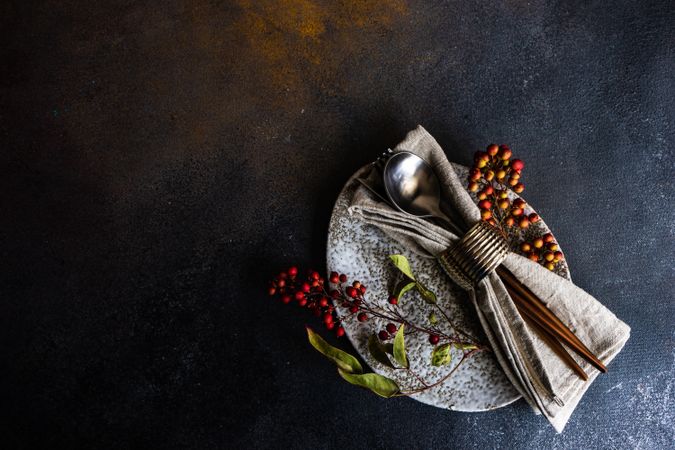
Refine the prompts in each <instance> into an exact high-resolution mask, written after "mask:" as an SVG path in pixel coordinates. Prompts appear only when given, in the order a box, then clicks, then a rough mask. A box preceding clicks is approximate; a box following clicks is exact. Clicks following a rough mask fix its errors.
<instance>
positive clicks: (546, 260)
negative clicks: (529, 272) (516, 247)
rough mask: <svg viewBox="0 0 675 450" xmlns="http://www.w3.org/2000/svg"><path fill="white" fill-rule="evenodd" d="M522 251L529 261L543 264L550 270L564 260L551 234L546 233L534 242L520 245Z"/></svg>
mask: <svg viewBox="0 0 675 450" xmlns="http://www.w3.org/2000/svg"><path fill="white" fill-rule="evenodd" d="M520 250H522V252H523V253H524V254H525V256H527V257H528V258H529V259H531V260H532V261H534V262H538V263H541V264H543V265H544V267H546V268H547V269H548V270H553V269H555V266H556V264H558V263H559V262H560V261H561V260H562V259H563V254H562V252H561V251H560V249H559V248H558V244H557V243H556V242H555V239H554V238H553V235H552V234H551V233H546V234H545V235H544V236H542V237H540V238H536V239H534V240H533V241H532V242H523V243H522V244H520Z"/></svg>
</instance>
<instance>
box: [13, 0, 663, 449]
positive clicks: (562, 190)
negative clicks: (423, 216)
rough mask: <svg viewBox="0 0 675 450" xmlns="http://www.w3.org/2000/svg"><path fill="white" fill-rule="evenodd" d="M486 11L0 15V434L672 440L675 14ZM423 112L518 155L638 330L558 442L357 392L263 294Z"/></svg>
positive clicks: (432, 443) (379, 5)
mask: <svg viewBox="0 0 675 450" xmlns="http://www.w3.org/2000/svg"><path fill="white" fill-rule="evenodd" d="M493 3H495V4H493ZM496 3H497V2H482V3H480V4H479V2H445V1H434V2H429V1H427V2H423V1H413V0H410V1H404V0H380V1H375V0H373V1H370V0H369V1H363V2H351V1H347V0H331V1H328V0H326V1H319V0H283V1H278V2H274V1H267V0H266V1H255V0H232V1H223V2H218V1H212V2H207V1H193V2H177V1H168V2H159V3H158V2H147V1H106V2H103V1H89V2H85V1H81V2H73V1H58V2H56V1H55V2H14V3H11V2H9V3H7V2H5V3H3V4H2V6H0V12H1V13H2V14H0V33H1V34H2V46H1V47H0V52H2V59H1V61H2V64H1V65H0V76H1V79H0V83H1V84H0V93H1V94H0V98H2V105H3V107H2V110H0V139H1V141H0V143H1V144H0V148H1V149H2V152H0V168H1V170H2V172H1V176H0V199H1V202H2V203H1V204H2V219H1V220H0V226H1V232H0V236H1V238H2V263H0V264H1V266H2V270H0V274H1V275H0V276H1V278H0V304H1V305H2V306H1V307H2V311H1V313H0V320H1V321H2V323H1V325H0V330H1V336H2V339H1V342H2V360H3V364H2V368H1V370H0V380H1V382H2V397H1V405H2V409H3V413H4V414H3V415H4V416H5V418H4V419H2V433H1V434H0V436H1V437H0V439H2V440H3V441H4V445H3V446H2V447H3V448H8V449H9V448H31V447H42V448H78V447H87V448H129V447H137V448H151V447H154V448H199V449H208V448H223V447H238V448H247V447H260V448H284V447H287V448H350V447H369V448H432V447H438V448H442V447H448V448H451V447H456V448H495V447H505V448H520V447H523V448H583V447H587V448H600V447H604V448H668V447H671V448H672V447H673V441H674V439H675V432H674V428H673V423H674V421H675V417H674V413H673V404H674V403H673V400H674V393H673V378H675V372H674V365H673V364H674V361H673V348H674V339H673V338H674V335H673V330H674V325H675V319H674V317H675V308H674V307H673V302H674V297H675V296H674V294H675V291H674V281H675V277H674V270H675V269H674V264H673V255H674V254H675V232H674V229H673V223H674V220H675V216H674V215H673V208H674V207H675V203H674V197H673V192H674V187H675V186H674V185H673V178H672V177H673V169H674V168H675V167H674V165H675V159H674V157H673V145H674V144H675V141H674V139H673V132H674V131H675V129H674V127H675V125H674V124H673V119H674V117H675V114H674V112H675V111H674V109H673V99H674V98H675V88H674V83H673V73H674V71H675V63H674V59H673V57H674V54H673V52H674V42H675V33H674V31H673V30H674V28H673V23H675V9H674V8H673V4H672V2H670V1H666V0H661V1H655V2H651V1H641V2H634V1H622V2H616V3H613V4H611V5H610V4H607V3H606V2H553V1H549V2H539V1H533V2H529V3H525V2H516V1H508V2H502V3H500V4H496ZM418 123H421V124H423V125H424V126H425V127H426V128H427V129H428V130H429V131H430V132H431V133H432V134H434V135H435V136H436V138H437V139H438V140H439V142H440V143H441V144H442V145H443V146H444V148H445V149H446V151H447V153H448V155H449V156H450V157H451V159H454V160H456V161H458V162H468V161H469V160H470V157H471V154H472V152H473V151H474V150H476V149H477V148H481V147H483V146H484V145H485V144H487V143H489V142H492V141H496V142H507V143H509V144H510V145H511V147H512V148H513V149H514V151H515V152H516V153H517V155H518V156H520V157H522V158H523V159H524V160H525V161H526V163H527V165H528V167H527V171H526V174H525V175H526V176H525V179H526V182H527V186H528V191H527V198H528V200H529V201H530V202H531V203H532V204H533V205H534V206H535V207H536V208H537V209H538V210H539V212H540V213H541V214H542V216H544V217H545V219H546V221H547V222H548V223H549V225H551V226H552V227H553V229H554V232H555V233H556V235H557V237H558V239H559V241H560V242H561V244H562V245H563V246H564V248H565V250H566V254H567V256H568V260H569V262H570V265H571V268H572V275H573V278H574V280H575V281H576V283H577V284H578V285H579V286H581V287H583V288H584V289H586V290H588V291H590V292H591V293H593V294H594V295H595V296H597V298H599V299H601V300H602V301H603V302H604V303H605V304H606V305H607V306H608V307H609V308H610V309H612V310H613V311H614V312H615V313H616V314H617V315H618V316H619V317H620V318H622V319H623V320H625V321H626V322H628V323H629V324H630V325H631V327H632V328H633V331H632V338H631V340H630V341H629V342H628V344H627V346H626V348H625V349H624V351H623V352H622V353H621V354H620V355H619V357H618V358H617V359H616V360H615V362H613V363H612V364H611V366H610V371H609V373H608V374H607V375H604V376H602V377H600V378H598V380H597V381H596V382H595V383H594V384H593V386H592V387H591V389H590V390H589V392H588V393H587V394H586V396H585V398H584V399H583V401H582V402H581V404H580V405H579V407H578V408H577V411H576V413H575V414H574V416H573V417H572V419H571V421H570V423H569V425H568V427H567V429H566V430H565V432H564V433H563V434H562V435H556V434H555V433H554V431H553V430H552V428H551V427H549V426H548V425H547V424H546V422H545V421H544V420H543V419H542V418H541V417H538V416H535V415H534V414H533V413H532V411H530V410H529V409H528V408H527V407H526V405H525V404H524V403H523V402H518V403H516V404H514V405H512V406H509V407H506V408H503V409H500V410H498V411H495V412H491V413H483V414H464V413H454V412H449V411H443V410H439V409H434V408H431V407H428V406H425V405H422V404H419V403H417V402H415V401H413V400H410V399H396V400H390V401H385V400H382V399H379V398H377V397H375V396H373V395H371V394H369V393H367V392H364V391H361V390H359V389H357V388H354V387H352V386H349V385H347V384H346V383H344V382H343V381H342V380H340V379H339V378H338V376H337V374H336V373H335V370H334V368H333V367H331V365H330V364H328V363H327V362H326V361H324V360H323V359H322V358H321V357H320V356H319V355H317V354H316V353H314V352H312V351H311V350H310V349H309V347H308V345H307V343H306V340H305V337H304V328H303V324H304V323H305V322H309V323H313V322H312V319H310V318H309V317H308V316H307V315H305V314H304V313H302V312H301V311H298V310H297V308H289V307H284V306H282V305H280V304H277V303H273V302H270V301H269V300H268V298H267V297H266V295H264V294H263V293H262V290H263V287H264V285H265V280H266V279H267V278H268V276H269V275H270V274H272V273H274V272H275V271H277V270H278V269H279V268H282V267H285V266H286V265H288V264H290V263H292V262H294V263H298V264H300V265H303V266H306V265H308V264H312V265H314V266H316V267H322V266H323V264H324V249H325V235H326V227H327V222H328V219H329V214H330V210H331V204H332V201H333V199H334V198H335V196H336V195H337V193H338V192H339V190H340V188H341V185H342V183H343V182H344V181H345V180H346V179H347V177H348V176H349V175H350V173H351V172H352V171H354V170H355V169H356V168H358V167H360V166H361V165H362V164H364V163H366V162H367V161H370V160H371V159H373V158H374V157H375V156H376V155H377V154H378V153H379V152H381V151H382V150H383V149H384V148H386V146H391V145H394V144H395V143H396V142H397V141H398V140H399V139H401V138H402V137H403V136H404V135H405V133H406V131H408V130H409V129H410V128H412V127H414V126H415V125H417V124H418Z"/></svg>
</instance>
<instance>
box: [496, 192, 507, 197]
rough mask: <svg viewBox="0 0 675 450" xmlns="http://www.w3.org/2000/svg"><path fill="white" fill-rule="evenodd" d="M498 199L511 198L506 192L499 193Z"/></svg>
mask: <svg viewBox="0 0 675 450" xmlns="http://www.w3.org/2000/svg"><path fill="white" fill-rule="evenodd" d="M497 197H499V198H509V193H508V192H506V191H498V192H497Z"/></svg>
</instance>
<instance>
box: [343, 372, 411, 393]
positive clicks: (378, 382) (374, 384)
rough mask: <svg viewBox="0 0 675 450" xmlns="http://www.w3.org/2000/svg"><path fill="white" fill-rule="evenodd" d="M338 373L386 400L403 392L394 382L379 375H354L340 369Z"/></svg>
mask: <svg viewBox="0 0 675 450" xmlns="http://www.w3.org/2000/svg"><path fill="white" fill-rule="evenodd" d="M338 373H339V374H340V376H341V377H342V378H344V379H345V380H347V381H348V382H350V383H351V384H354V385H356V386H361V387H364V388H367V389H370V390H371V391H373V392H374V393H376V394H377V395H379V396H382V397H384V398H390V397H393V396H395V395H396V394H398V393H399V392H401V389H400V388H399V387H398V384H396V382H395V381H394V380H391V379H389V378H387V377H383V376H382V375H379V374H377V373H364V374H353V373H349V372H346V371H344V370H342V369H338Z"/></svg>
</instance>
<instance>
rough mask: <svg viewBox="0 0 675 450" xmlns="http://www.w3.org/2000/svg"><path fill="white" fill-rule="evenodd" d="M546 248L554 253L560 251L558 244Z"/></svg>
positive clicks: (552, 243)
mask: <svg viewBox="0 0 675 450" xmlns="http://www.w3.org/2000/svg"><path fill="white" fill-rule="evenodd" d="M546 248H548V249H549V250H551V251H552V252H554V251H556V250H558V244H556V243H555V242H550V243H549V244H548V245H547V246H546Z"/></svg>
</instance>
